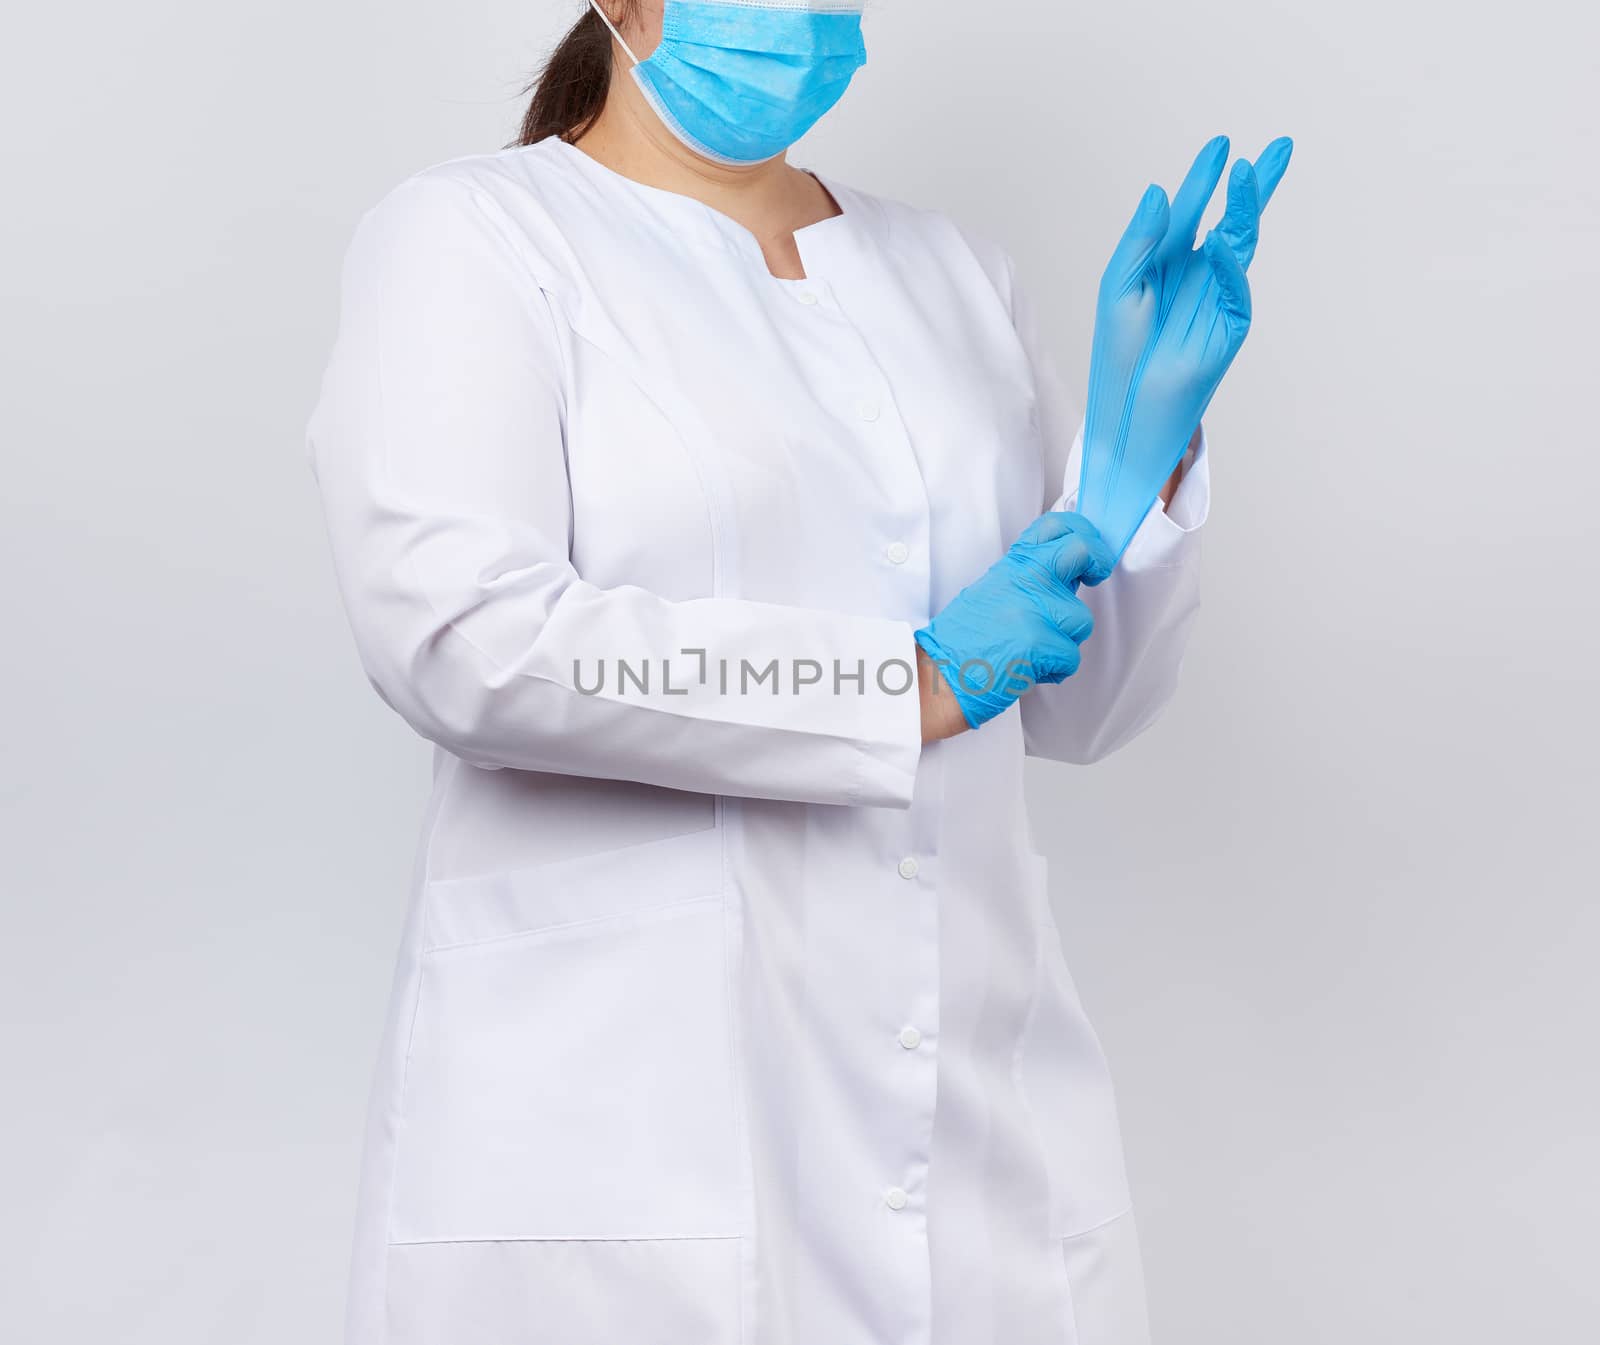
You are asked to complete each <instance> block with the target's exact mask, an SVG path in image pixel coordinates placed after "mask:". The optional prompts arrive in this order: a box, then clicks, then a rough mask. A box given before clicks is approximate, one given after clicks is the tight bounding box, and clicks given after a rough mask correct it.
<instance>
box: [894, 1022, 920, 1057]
mask: <svg viewBox="0 0 1600 1345" xmlns="http://www.w3.org/2000/svg"><path fill="white" fill-rule="evenodd" d="M899 1041H900V1044H901V1045H902V1046H904V1047H905V1048H906V1050H908V1051H914V1050H916V1049H917V1047H919V1046H921V1045H922V1033H920V1032H918V1031H917V1029H916V1028H914V1027H903V1028H901V1029H900V1038H899Z"/></svg>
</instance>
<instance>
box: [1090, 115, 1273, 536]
mask: <svg viewBox="0 0 1600 1345" xmlns="http://www.w3.org/2000/svg"><path fill="white" fill-rule="evenodd" d="M1293 149H1294V145H1293V142H1292V141H1290V140H1288V139H1287V138H1285V139H1280V140H1274V141H1273V142H1272V143H1271V144H1270V145H1268V146H1267V148H1266V150H1265V151H1263V153H1262V155H1261V158H1260V159H1259V160H1258V161H1257V162H1256V163H1255V164H1252V163H1250V162H1249V161H1248V160H1244V159H1241V160H1239V162H1238V163H1237V164H1235V165H1234V168H1233V173H1232V176H1231V177H1230V178H1229V181H1228V204H1227V209H1226V211H1225V212H1224V214H1223V217H1222V220H1221V222H1220V223H1219V224H1218V225H1217V227H1216V228H1215V229H1213V230H1211V231H1210V232H1209V233H1208V234H1207V235H1206V237H1205V239H1204V241H1203V242H1202V243H1201V245H1200V247H1199V248H1196V247H1195V245H1194V241H1195V235H1196V233H1197V232H1198V230H1199V227H1200V217H1201V215H1202V214H1203V213H1204V211H1205V208H1206V206H1207V205H1208V204H1209V203H1210V200H1211V197H1212V195H1213V194H1214V193H1215V191H1216V189H1217V184H1218V183H1219V182H1220V181H1221V179H1222V170H1223V169H1224V168H1225V167H1226V166H1227V162H1228V140H1227V137H1226V136H1218V137H1217V138H1216V139H1215V140H1213V141H1212V142H1211V143H1210V144H1208V145H1207V146H1206V147H1205V149H1203V150H1202V151H1201V152H1200V156H1199V157H1198V158H1197V159H1196V160H1195V163H1194V166H1193V167H1192V168H1191V169H1190V170H1189V175H1188V176H1187V177H1186V178H1185V179H1184V182H1183V185H1182V187H1180V188H1179V189H1178V194H1177V195H1176V196H1175V197H1174V198H1173V199H1172V201H1171V203H1170V204H1169V203H1168V201H1167V194H1166V193H1165V192H1164V191H1163V190H1162V189H1161V188H1160V187H1159V186H1152V187H1150V188H1149V189H1148V190H1147V191H1146V192H1145V194H1144V199H1143V200H1142V201H1140V203H1139V208H1138V210H1137V211H1136V212H1135V213H1134V217H1133V220H1132V222H1131V223H1130V224H1129V225H1128V228H1127V232H1126V233H1125V234H1124V235H1123V237H1122V241H1121V243H1120V244H1118V246H1117V250H1116V252H1115V254H1114V255H1113V256H1112V258H1111V262H1110V265H1108V266H1107V267H1106V271H1105V274H1104V276H1103V277H1102V278H1101V281H1100V297H1099V302H1098V305H1097V307H1096V311H1095V324H1094V345H1093V349H1092V352H1091V355H1090V360H1089V398H1088V409H1087V412H1086V414H1085V417H1084V430H1083V462H1082V469H1081V471H1080V474H1079V480H1078V509H1079V510H1080V511H1081V512H1082V513H1083V514H1084V515H1085V516H1086V517H1088V518H1090V519H1093V520H1094V522H1095V524H1096V526H1098V527H1099V529H1100V531H1101V534H1102V535H1103V536H1104V537H1105V540H1106V543H1107V545H1109V546H1110V548H1111V551H1112V554H1113V555H1114V556H1116V557H1117V559H1119V560H1120V559H1121V558H1122V553H1123V552H1124V551H1125V550H1127V547H1128V543H1129V542H1130V541H1132V540H1133V535H1134V533H1135V532H1136V531H1137V530H1138V527H1139V524H1140V523H1141V522H1143V521H1144V516H1145V515H1146V514H1147V513H1149V512H1150V506H1151V505H1153V504H1154V503H1155V502H1156V497H1157V496H1158V495H1159V494H1160V493H1161V487H1162V486H1163V485H1164V484H1165V483H1166V481H1167V478H1168V477H1170V476H1171V475H1172V473H1173V472H1174V471H1176V470H1177V466H1178V463H1179V462H1180V461H1181V460H1182V458H1183V453H1184V450H1185V449H1186V448H1187V447H1188V446H1189V441H1190V440H1191V439H1192V438H1193V437H1194V433H1195V431H1196V430H1197V429H1198V428H1199V425H1200V421H1201V418H1202V417H1203V416H1204V415H1205V411H1206V408H1207V407H1208V406H1209V405H1210V404H1211V398H1212V397H1213V396H1214V395H1215V393H1216V390H1217V387H1218V385H1219V384H1220V383H1221V382H1222V377H1223V375H1224V374H1225V373H1227V371H1228V368H1229V366H1230V365H1231V364H1232V363H1233V359H1234V356H1236V355H1237V354H1238V353H1239V349H1240V347H1241V346H1242V345H1243V344H1244V339H1245V337H1246V335H1247V334H1248V333H1249V331H1250V322H1251V300H1250V285H1249V282H1248V281H1247V280H1246V279H1245V272H1246V271H1247V270H1248V269H1249V266H1250V262H1251V260H1252V259H1253V258H1254V256H1255V251H1256V244H1257V242H1258V240H1259V238H1260V224H1261V212H1262V211H1263V210H1265V209H1266V206H1267V202H1268V201H1270V200H1271V199H1272V194H1273V193H1274V192H1275V191H1276V190H1277V187H1278V183H1279V182H1280V181H1281V180H1282V178H1283V175H1284V172H1285V171H1286V170H1287V169H1288V167H1289V158H1290V155H1291V154H1292V153H1293Z"/></svg>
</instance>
